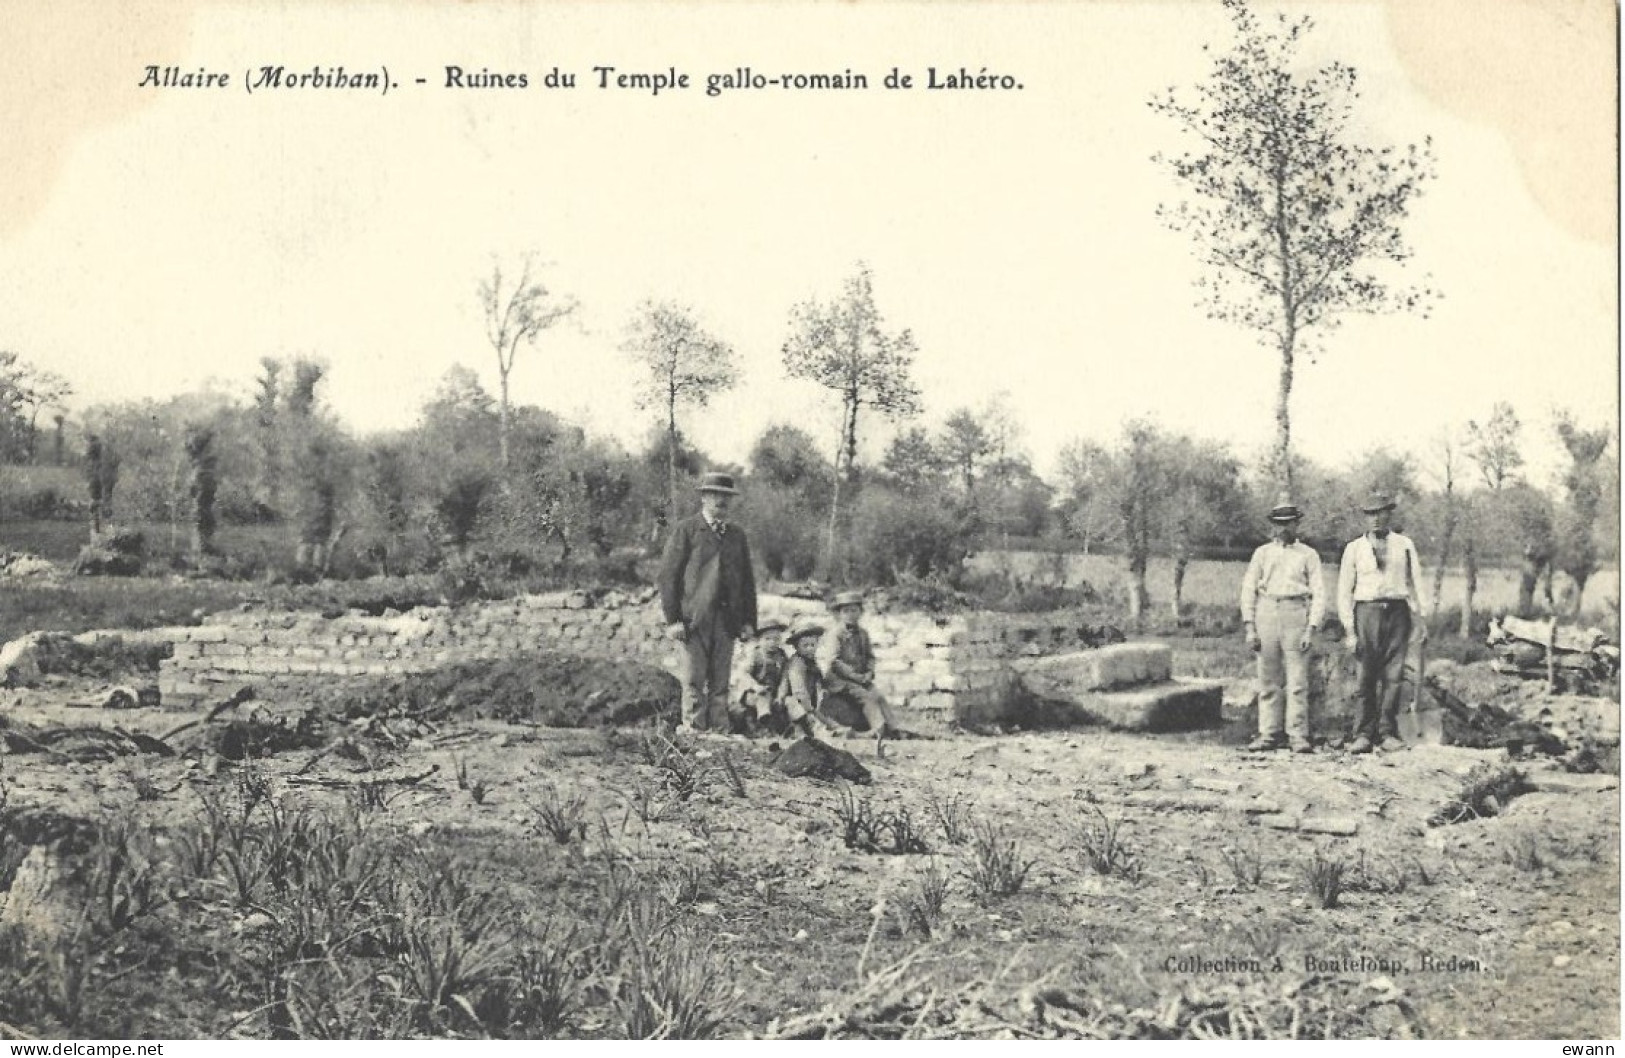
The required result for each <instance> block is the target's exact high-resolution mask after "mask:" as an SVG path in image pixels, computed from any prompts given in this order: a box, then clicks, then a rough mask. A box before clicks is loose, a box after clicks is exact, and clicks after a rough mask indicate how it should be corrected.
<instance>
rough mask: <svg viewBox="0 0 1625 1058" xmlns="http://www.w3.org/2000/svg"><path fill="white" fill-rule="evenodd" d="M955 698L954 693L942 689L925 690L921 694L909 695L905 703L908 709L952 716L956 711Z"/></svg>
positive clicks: (956, 698)
mask: <svg viewBox="0 0 1625 1058" xmlns="http://www.w3.org/2000/svg"><path fill="white" fill-rule="evenodd" d="M957 700H958V697H957V696H956V695H952V694H947V693H944V692H942V691H926V692H924V693H923V694H912V695H909V697H908V700H907V701H906V703H905V705H906V706H907V708H909V709H910V710H915V711H919V712H925V713H943V714H946V715H949V716H954V715H956V713H957V711H956V709H955V705H956V702H957Z"/></svg>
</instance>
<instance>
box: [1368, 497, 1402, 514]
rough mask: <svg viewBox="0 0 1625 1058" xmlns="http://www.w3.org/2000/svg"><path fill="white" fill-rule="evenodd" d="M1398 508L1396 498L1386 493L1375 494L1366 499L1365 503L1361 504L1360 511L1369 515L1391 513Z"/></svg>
mask: <svg viewBox="0 0 1625 1058" xmlns="http://www.w3.org/2000/svg"><path fill="white" fill-rule="evenodd" d="M1397 506H1399V504H1397V503H1395V502H1394V498H1393V497H1392V496H1390V495H1388V494H1387V493H1386V492H1373V493H1371V494H1370V495H1369V496H1367V497H1366V498H1365V502H1364V503H1362V504H1360V510H1362V511H1364V512H1365V513H1367V514H1376V513H1377V512H1378V511H1391V510H1393V509H1394V508H1395V507H1397Z"/></svg>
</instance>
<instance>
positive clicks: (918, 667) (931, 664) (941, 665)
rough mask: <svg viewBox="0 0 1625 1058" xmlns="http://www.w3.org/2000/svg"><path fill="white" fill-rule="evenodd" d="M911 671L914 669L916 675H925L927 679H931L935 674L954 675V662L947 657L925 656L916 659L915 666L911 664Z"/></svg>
mask: <svg viewBox="0 0 1625 1058" xmlns="http://www.w3.org/2000/svg"><path fill="white" fill-rule="evenodd" d="M910 671H912V672H913V673H914V675H916V676H924V677H926V678H927V679H930V678H932V677H935V676H951V675H953V672H954V666H953V662H951V661H948V660H946V659H945V658H934V657H933V658H924V659H922V660H920V661H916V662H915V663H914V664H913V666H911V669H910Z"/></svg>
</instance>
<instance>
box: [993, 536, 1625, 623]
mask: <svg viewBox="0 0 1625 1058" xmlns="http://www.w3.org/2000/svg"><path fill="white" fill-rule="evenodd" d="M968 567H969V570H970V572H972V573H1007V574H1009V575H1012V576H1017V577H1023V578H1027V579H1029V580H1032V581H1034V582H1036V583H1046V584H1060V585H1062V586H1071V585H1076V584H1078V583H1080V582H1083V583H1088V584H1091V585H1093V586H1094V587H1095V588H1097V589H1100V590H1103V591H1120V590H1121V585H1122V584H1123V583H1124V581H1125V578H1126V576H1127V574H1126V572H1125V567H1124V560H1123V559H1122V558H1121V557H1120V556H1116V555H1098V554H1091V555H1080V554H1068V553H1062V554H1049V553H1044V552H1038V551H984V552H981V553H979V554H977V555H974V556H972V557H971V560H970V562H969V564H968ZM1246 572H1247V564H1246V563H1245V562H1210V561H1200V560H1199V561H1195V562H1192V563H1191V564H1190V567H1189V568H1188V569H1187V570H1186V571H1185V602H1187V603H1191V604H1196V605H1209V606H1236V605H1238V599H1239V598H1240V596H1241V579H1242V577H1243V575H1245V574H1246ZM1324 574H1325V584H1326V590H1327V591H1328V592H1335V591H1336V590H1337V574H1338V570H1337V566H1335V565H1327V566H1325V567H1324ZM1424 575H1425V576H1426V577H1427V578H1428V581H1427V585H1428V589H1429V591H1430V592H1431V590H1432V585H1433V581H1432V577H1433V574H1432V572H1431V571H1428V570H1426V569H1424ZM1558 579H1559V582H1560V583H1561V582H1563V581H1565V580H1567V578H1565V577H1559V578H1558ZM1147 582H1148V584H1149V587H1150V591H1151V597H1152V605H1153V606H1162V607H1166V606H1169V605H1171V603H1172V600H1173V566H1172V563H1171V562H1169V561H1168V560H1167V559H1163V558H1156V559H1152V561H1151V568H1150V570H1149V572H1148V573H1147ZM1462 586H1463V579H1462V573H1461V571H1460V570H1459V569H1449V570H1446V572H1445V578H1444V591H1443V594H1442V597H1441V606H1443V607H1445V608H1451V607H1459V606H1460V604H1461V594H1462ZM1473 598H1474V601H1473V604H1474V606H1475V608H1477V609H1479V610H1483V611H1487V612H1489V613H1492V614H1500V613H1509V612H1511V611H1513V610H1514V609H1516V608H1517V603H1518V573H1517V571H1516V570H1509V569H1486V570H1481V571H1479V574H1478V589H1477V592H1476V593H1475V595H1474V597H1473ZM1429 601H1431V600H1429ZM1581 603H1582V605H1581V613H1582V614H1585V615H1586V616H1588V617H1592V618H1600V617H1603V616H1606V615H1608V614H1615V615H1616V617H1617V613H1618V607H1619V570H1617V569H1607V570H1602V571H1600V572H1598V573H1597V574H1596V575H1595V576H1593V577H1592V578H1591V579H1590V581H1588V582H1587V583H1586V590H1585V597H1584V598H1583V599H1582V600H1581Z"/></svg>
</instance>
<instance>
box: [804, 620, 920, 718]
mask: <svg viewBox="0 0 1625 1058" xmlns="http://www.w3.org/2000/svg"><path fill="white" fill-rule="evenodd" d="M830 609H831V610H833V611H835V616H836V618H837V619H838V623H837V624H836V626H835V627H834V628H832V629H830V631H829V633H828V634H827V635H825V636H824V639H823V642H822V643H820V644H819V647H818V667H819V669H820V671H822V673H823V676H824V692H825V697H826V699H827V702H826V705H825V709H826V712H827V714H828V715H829V716H831V717H835V718H837V719H840V720H842V721H849V722H851V723H852V725H853V726H854V727H856V726H857V724H858V722H859V717H860V716H861V718H862V722H863V723H864V724H865V725H866V727H867V730H869V731H871V732H873V733H874V735H875V738H877V739H886V738H899V737H906V736H904V734H903V732H902V731H900V730H899V729H898V727H897V721H896V719H895V718H894V717H893V716H892V711H891V706H890V705H889V704H888V703H887V702H886V698H885V696H884V695H882V694H881V693H880V692H879V691H877V690H875V649H874V646H873V644H871V643H870V641H869V633H868V632H866V631H864V630H863V624H862V620H863V593H862V592H857V591H843V592H841V593H840V594H838V595H836V596H835V598H834V599H833V600H832V601H831V602H830Z"/></svg>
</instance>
